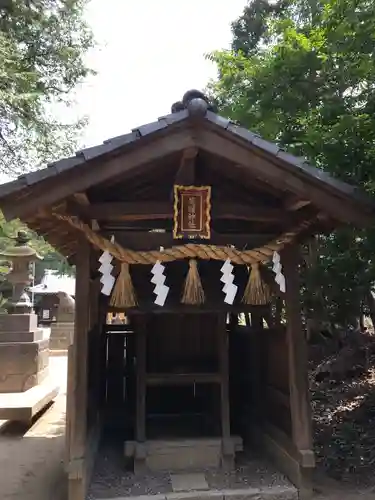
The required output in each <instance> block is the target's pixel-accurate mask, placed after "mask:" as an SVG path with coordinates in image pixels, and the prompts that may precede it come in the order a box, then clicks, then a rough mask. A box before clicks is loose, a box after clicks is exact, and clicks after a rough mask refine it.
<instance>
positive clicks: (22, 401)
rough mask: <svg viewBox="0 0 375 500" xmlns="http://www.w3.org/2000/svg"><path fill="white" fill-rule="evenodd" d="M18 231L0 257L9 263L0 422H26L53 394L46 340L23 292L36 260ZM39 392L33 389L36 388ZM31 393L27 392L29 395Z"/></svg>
mask: <svg viewBox="0 0 375 500" xmlns="http://www.w3.org/2000/svg"><path fill="white" fill-rule="evenodd" d="M28 241H29V239H28V237H27V234H26V233H25V232H24V231H20V232H19V233H18V235H17V237H16V239H15V246H14V247H11V248H9V249H8V250H6V251H5V252H3V253H2V254H1V256H2V257H3V258H5V259H7V260H8V261H10V262H11V263H12V267H11V270H10V272H9V273H8V275H7V279H8V281H9V282H10V283H11V284H12V285H13V293H12V297H11V299H10V301H9V305H8V312H9V314H0V419H12V420H29V419H31V418H32V416H33V415H34V414H35V413H36V412H38V411H39V410H41V409H42V408H43V406H45V404H47V403H48V402H49V401H50V400H51V399H53V397H55V395H56V394H57V388H54V389H53V388H52V387H51V385H49V384H44V382H47V381H48V374H49V372H48V370H49V340H48V338H47V339H45V338H44V336H43V330H42V329H40V328H38V317H37V315H36V314H35V313H34V311H33V305H32V303H31V301H30V298H29V295H28V294H27V292H26V288H27V286H28V285H29V284H30V282H31V280H32V275H31V273H30V269H31V263H33V262H35V261H36V260H38V259H40V258H41V257H39V256H38V255H37V253H36V252H35V250H33V249H32V248H30V247H29V246H28V245H27V243H28ZM39 386H40V387H42V386H43V387H42V389H41V390H34V389H35V388H37V387H39ZM30 391H31V393H30Z"/></svg>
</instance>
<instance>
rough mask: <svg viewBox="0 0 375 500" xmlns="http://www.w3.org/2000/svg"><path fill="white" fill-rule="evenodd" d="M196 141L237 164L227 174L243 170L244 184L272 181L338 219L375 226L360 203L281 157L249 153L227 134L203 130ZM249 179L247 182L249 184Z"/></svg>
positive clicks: (200, 145)
mask: <svg viewBox="0 0 375 500" xmlns="http://www.w3.org/2000/svg"><path fill="white" fill-rule="evenodd" d="M195 141H196V143H197V145H198V147H199V148H200V149H203V150H204V151H207V152H209V153H211V154H213V155H216V156H218V157H222V158H226V159H227V160H229V161H231V162H232V163H233V168H232V169H228V170H226V171H225V173H227V175H228V176H230V175H231V170H239V172H241V174H242V176H243V182H244V183H245V182H246V181H247V182H250V181H251V179H252V178H254V177H255V178H256V179H259V180H262V181H263V182H268V183H269V184H271V185H272V186H274V187H276V188H278V189H279V190H280V191H282V190H284V191H287V192H290V193H294V194H295V195H297V196H299V197H301V199H304V200H310V201H311V203H313V204H314V205H315V206H316V207H318V208H320V209H321V210H322V211H324V212H325V213H326V214H328V215H331V216H332V217H333V218H334V219H336V220H339V221H344V222H346V223H348V222H350V223H353V224H357V225H359V226H360V227H362V226H364V225H365V224H372V223H373V219H374V216H373V214H372V213H371V212H370V209H369V210H368V212H366V211H365V210H364V209H363V208H359V206H358V204H357V203H356V202H355V201H353V200H352V199H351V197H350V196H349V195H345V194H344V193H341V192H340V191H337V190H335V189H334V188H333V187H331V186H328V185H327V184H325V183H324V182H322V181H319V179H313V178H310V177H309V178H308V179H307V178H306V176H304V175H303V173H301V174H299V175H298V174H296V173H295V172H291V171H290V168H288V166H287V165H285V164H283V165H281V163H282V160H280V159H278V158H276V157H275V158H273V159H270V158H269V155H268V157H267V153H262V152H261V151H259V150H257V151H256V152H255V151H254V152H252V151H249V147H246V146H244V145H243V144H240V143H239V142H240V139H238V141H236V140H229V139H228V138H227V137H225V136H224V135H219V134H217V133H215V132H212V131H209V130H204V129H201V130H200V133H199V134H197V135H196V137H195ZM245 180H246V181H245Z"/></svg>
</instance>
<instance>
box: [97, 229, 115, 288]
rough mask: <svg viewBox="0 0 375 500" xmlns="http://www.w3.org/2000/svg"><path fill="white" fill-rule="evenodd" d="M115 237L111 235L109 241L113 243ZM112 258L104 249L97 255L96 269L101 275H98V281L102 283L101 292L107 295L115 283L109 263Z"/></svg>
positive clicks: (111, 266)
mask: <svg viewBox="0 0 375 500" xmlns="http://www.w3.org/2000/svg"><path fill="white" fill-rule="evenodd" d="M114 241H115V238H114V236H113V235H112V237H111V242H112V243H114ZM112 260H113V257H112V255H111V254H110V253H109V252H108V251H107V250H106V251H105V252H103V253H102V255H101V256H100V257H99V262H100V264H101V265H100V267H99V269H98V271H99V273H100V274H101V275H102V276H101V277H100V283H101V284H102V289H101V293H102V294H103V295H106V296H107V297H109V295H111V292H112V289H113V287H114V284H115V281H116V280H115V278H114V277H113V276H112V271H113V268H114V267H113V265H112V264H111V262H112Z"/></svg>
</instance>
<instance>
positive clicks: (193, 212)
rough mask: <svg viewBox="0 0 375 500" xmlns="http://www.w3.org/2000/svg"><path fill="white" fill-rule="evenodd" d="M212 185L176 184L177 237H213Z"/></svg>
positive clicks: (175, 215) (175, 234)
mask: <svg viewBox="0 0 375 500" xmlns="http://www.w3.org/2000/svg"><path fill="white" fill-rule="evenodd" d="M210 223H211V186H199V187H198V186H177V185H176V186H174V229H173V237H174V238H176V239H182V238H184V239H199V238H201V239H209V238H210V237H211V228H210Z"/></svg>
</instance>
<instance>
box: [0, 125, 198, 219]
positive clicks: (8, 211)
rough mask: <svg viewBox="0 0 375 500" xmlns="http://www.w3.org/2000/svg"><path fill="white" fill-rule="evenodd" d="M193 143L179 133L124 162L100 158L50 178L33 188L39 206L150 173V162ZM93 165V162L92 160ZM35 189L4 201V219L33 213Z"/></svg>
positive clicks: (135, 151)
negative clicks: (10, 200)
mask: <svg viewBox="0 0 375 500" xmlns="http://www.w3.org/2000/svg"><path fill="white" fill-rule="evenodd" d="M192 145H194V144H193V140H192V137H191V135H190V133H189V132H187V131H179V132H176V133H174V134H170V135H168V136H165V137H161V138H159V139H158V140H157V141H151V142H149V143H145V144H143V147H142V148H134V149H133V150H131V151H129V152H128V153H127V155H126V161H125V160H124V159H123V158H122V157H121V156H118V157H114V158H110V159H107V160H103V159H101V162H100V163H101V164H100V168H95V166H96V167H97V165H95V166H94V165H93V164H91V165H89V164H88V165H84V167H83V168H78V169H76V170H75V171H73V172H69V174H67V175H66V176H64V175H61V177H59V178H58V177H53V178H51V179H49V180H48V182H47V181H46V182H45V183H44V182H41V183H40V184H38V185H37V186H36V188H38V191H39V196H38V205H39V206H40V207H46V206H49V205H52V204H55V203H56V202H57V201H58V200H62V199H64V198H66V197H69V196H72V194H73V193H74V192H80V191H84V190H86V189H87V188H89V187H91V186H94V185H98V184H100V183H102V182H105V181H107V180H108V179H111V178H112V179H113V178H115V177H116V176H119V175H121V176H122V178H123V179H125V178H126V176H134V175H135V174H137V175H142V173H143V172H147V171H149V170H150V162H153V161H157V160H160V159H162V158H164V157H166V156H168V155H170V154H172V153H177V152H179V151H182V150H184V149H186V148H189V147H191V146H192ZM93 163H95V162H94V161H93ZM35 193H36V189H35V188H33V189H30V190H28V191H27V195H26V196H25V197H24V198H23V199H22V200H20V201H19V202H18V203H17V204H14V202H13V201H12V202H9V203H8V202H7V201H5V200H4V203H3V204H2V210H3V213H4V216H5V218H6V219H7V220H10V219H14V218H16V217H19V218H25V217H26V216H28V215H31V214H33V213H35V205H36V201H35V200H36V199H35V196H34V195H35Z"/></svg>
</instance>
